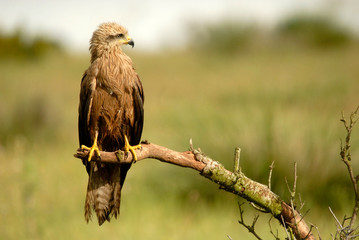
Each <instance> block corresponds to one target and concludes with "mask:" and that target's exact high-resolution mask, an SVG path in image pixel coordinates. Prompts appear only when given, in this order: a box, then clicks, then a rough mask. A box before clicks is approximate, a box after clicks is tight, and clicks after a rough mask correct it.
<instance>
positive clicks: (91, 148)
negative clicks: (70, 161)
mask: <svg viewBox="0 0 359 240" xmlns="http://www.w3.org/2000/svg"><path fill="white" fill-rule="evenodd" d="M97 137H98V131H96V132H95V140H94V141H93V145H92V147H90V148H89V147H86V146H85V145H81V149H85V150H89V151H90V152H89V157H88V161H89V162H90V161H91V158H92V156H93V154H94V153H96V155H97V156H98V157H99V156H100V149H99V148H98V146H97Z"/></svg>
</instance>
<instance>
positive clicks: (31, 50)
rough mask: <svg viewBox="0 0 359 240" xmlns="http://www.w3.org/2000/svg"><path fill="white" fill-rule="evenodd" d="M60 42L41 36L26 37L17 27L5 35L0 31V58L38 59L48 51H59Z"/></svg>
mask: <svg viewBox="0 0 359 240" xmlns="http://www.w3.org/2000/svg"><path fill="white" fill-rule="evenodd" d="M60 50H61V47H60V44H59V43H57V42H55V41H53V40H50V39H48V38H46V37H43V36H37V37H35V38H34V39H32V40H31V39H28V37H27V36H26V35H25V34H24V33H23V30H22V29H21V28H19V29H18V30H17V31H15V32H14V33H12V34H10V35H7V34H4V33H1V32H0V59H15V60H24V59H25V60H26V59H38V58H41V57H43V56H44V55H45V54H47V53H48V52H50V51H60Z"/></svg>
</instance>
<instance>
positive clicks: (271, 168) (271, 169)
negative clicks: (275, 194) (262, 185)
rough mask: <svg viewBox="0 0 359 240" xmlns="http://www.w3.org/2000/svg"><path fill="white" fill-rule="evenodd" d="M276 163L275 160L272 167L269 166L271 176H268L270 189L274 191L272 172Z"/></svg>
mask: <svg viewBox="0 0 359 240" xmlns="http://www.w3.org/2000/svg"><path fill="white" fill-rule="evenodd" d="M274 162H275V160H273V162H272V163H271V165H270V166H269V176H268V188H269V189H272V183H271V182H272V172H273V169H274Z"/></svg>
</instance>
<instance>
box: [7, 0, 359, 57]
mask: <svg viewBox="0 0 359 240" xmlns="http://www.w3.org/2000/svg"><path fill="white" fill-rule="evenodd" d="M296 12H309V13H313V14H321V13H323V12H327V13H328V12H329V13H330V14H331V15H333V16H334V17H335V18H336V19H338V20H339V21H340V22H341V23H343V24H345V25H347V26H349V27H350V28H352V29H353V30H354V31H356V32H359V1H358V0H249V1H248V0H246V1H245V0H182V1H171V0H167V1H166V0H148V1H146V0H127V1H123V0H61V1H56V0H1V1H0V29H2V30H4V31H5V32H11V31H13V30H14V29H15V28H16V27H17V26H23V27H24V29H25V30H26V32H27V33H28V34H29V35H35V34H43V35H48V36H50V37H52V38H54V39H58V40H60V41H61V42H62V43H64V44H65V46H67V47H69V48H70V49H71V50H75V51H86V50H87V49H88V42H89V39H90V37H91V35H92V32H93V31H94V30H95V29H96V27H97V26H98V25H99V24H100V23H102V22H108V21H115V22H118V23H120V24H122V25H123V26H125V27H126V28H127V29H128V30H129V34H130V35H131V36H132V37H133V38H134V40H135V43H136V48H139V49H140V50H156V49H159V48H161V46H163V45H164V46H168V47H176V46H181V45H182V44H183V43H184V42H185V40H186V39H187V38H186V34H188V32H187V31H186V30H187V28H188V23H191V22H192V23H193V22H195V23H198V24H208V23H212V22H216V21H221V20H225V19H231V20H236V21H237V20H238V21H242V22H255V23H257V24H262V25H265V26H269V27H270V26H273V25H275V24H276V23H278V21H280V20H281V19H283V18H285V17H286V16H289V15H291V14H293V13H296Z"/></svg>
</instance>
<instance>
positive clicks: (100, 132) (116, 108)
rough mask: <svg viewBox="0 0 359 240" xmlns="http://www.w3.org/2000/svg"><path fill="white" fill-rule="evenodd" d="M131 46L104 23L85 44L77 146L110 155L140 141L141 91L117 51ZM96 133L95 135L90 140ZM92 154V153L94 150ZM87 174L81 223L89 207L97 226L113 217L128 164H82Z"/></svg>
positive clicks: (130, 66)
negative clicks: (86, 57)
mask: <svg viewBox="0 0 359 240" xmlns="http://www.w3.org/2000/svg"><path fill="white" fill-rule="evenodd" d="M123 44H129V45H132V46H133V45H134V43H133V41H132V40H131V38H130V37H129V36H128V34H127V30H126V29H125V28H123V27H122V26H120V25H118V24H116V23H104V24H101V25H100V26H99V28H98V29H97V30H96V31H95V32H94V33H93V36H92V38H91V40H90V52H91V66H90V67H89V68H88V69H87V70H86V71H85V73H84V75H83V78H82V81H81V91H80V104H79V119H78V130H79V140H80V145H81V146H82V145H85V146H88V147H91V146H93V148H94V145H95V144H94V142H95V139H96V137H97V146H98V149H99V150H102V151H116V150H118V149H123V148H124V147H125V137H127V138H128V141H129V143H130V145H137V144H139V142H140V138H141V134H142V126H143V101H144V96H143V90H142V84H141V82H140V79H139V77H138V75H137V73H136V72H135V69H134V67H133V64H132V60H131V59H130V58H129V57H128V56H127V55H126V54H125V53H124V52H122V50H121V46H122V45H123ZM96 135H97V136H96ZM95 152H96V150H95ZM84 165H85V166H86V170H87V173H88V175H89V181H88V187H87V194H86V201H85V219H86V221H87V222H88V221H89V220H90V219H91V214H92V209H93V210H94V211H95V212H96V215H97V218H98V223H99V225H101V224H102V223H103V222H104V221H106V220H108V221H110V217H111V216H114V217H116V218H117V216H118V215H119V212H120V198H121V188H122V186H123V183H124V180H125V177H126V174H127V171H128V169H129V168H130V166H131V165H130V164H127V165H125V164H121V165H118V164H104V163H98V162H95V161H84Z"/></svg>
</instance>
